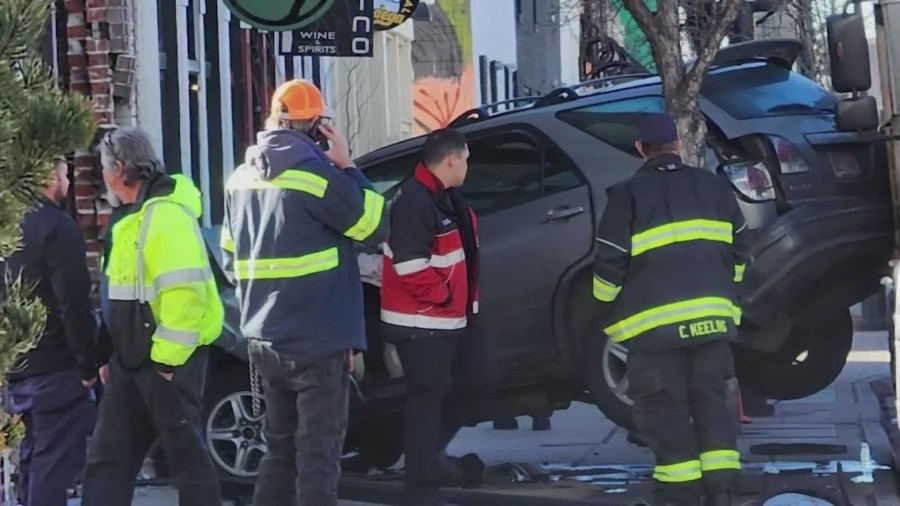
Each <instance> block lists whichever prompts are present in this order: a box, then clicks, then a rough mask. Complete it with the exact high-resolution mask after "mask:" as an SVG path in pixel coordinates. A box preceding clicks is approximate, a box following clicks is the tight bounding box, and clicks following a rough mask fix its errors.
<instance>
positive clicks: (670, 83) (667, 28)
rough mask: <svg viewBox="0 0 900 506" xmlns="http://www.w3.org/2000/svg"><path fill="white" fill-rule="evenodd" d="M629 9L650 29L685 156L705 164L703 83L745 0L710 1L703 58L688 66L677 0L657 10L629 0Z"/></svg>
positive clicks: (701, 39)
mask: <svg viewBox="0 0 900 506" xmlns="http://www.w3.org/2000/svg"><path fill="white" fill-rule="evenodd" d="M623 4H624V6H625V8H626V9H628V12H630V13H631V15H632V16H633V17H634V19H635V21H636V22H637V23H638V26H640V27H641V29H642V30H643V31H644V33H645V34H647V39H648V41H649V42H650V47H651V48H652V50H653V59H654V61H655V62H656V68H657V72H658V73H659V76H660V79H661V80H662V87H663V97H664V98H665V101H666V107H667V108H668V109H669V112H670V113H671V114H672V116H673V117H674V118H675V123H676V124H677V126H678V134H679V136H680V138H681V144H682V157H683V158H684V161H685V162H686V163H688V164H692V165H702V164H703V155H704V154H705V152H706V123H705V122H704V121H703V118H702V116H701V115H700V108H699V101H698V100H699V99H698V96H699V94H700V85H701V84H702V83H703V77H704V76H705V75H706V71H707V70H708V69H709V66H710V64H711V63H712V60H713V57H715V55H716V52H717V51H718V50H719V46H720V45H721V44H722V39H723V38H724V37H725V34H726V33H727V32H728V30H729V28H730V27H731V25H732V23H733V22H734V19H735V17H736V16H737V13H738V10H739V9H740V6H741V0H723V1H722V2H716V3H712V4H711V5H710V6H709V20H708V23H704V31H703V32H702V33H698V34H697V41H698V42H697V59H696V60H695V61H694V62H693V64H692V65H691V66H690V67H689V68H685V65H684V63H683V61H684V60H683V59H682V54H681V33H680V29H681V26H680V22H679V18H678V9H679V3H678V1H677V0H659V2H658V3H657V10H656V12H651V11H650V10H649V9H648V8H647V5H646V4H645V3H644V0H623Z"/></svg>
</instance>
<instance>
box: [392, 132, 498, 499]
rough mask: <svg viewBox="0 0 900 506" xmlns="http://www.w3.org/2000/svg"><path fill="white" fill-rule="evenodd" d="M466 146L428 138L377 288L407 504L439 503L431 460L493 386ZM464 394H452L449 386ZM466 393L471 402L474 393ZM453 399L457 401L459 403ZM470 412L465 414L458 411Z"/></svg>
mask: <svg viewBox="0 0 900 506" xmlns="http://www.w3.org/2000/svg"><path fill="white" fill-rule="evenodd" d="M468 157H469V149H468V147H467V146H466V139H465V137H463V136H462V135H461V134H459V133H458V132H456V131H454V130H450V129H442V130H436V131H434V132H432V133H431V134H429V136H428V138H427V139H426V141H425V145H424V147H423V152H422V162H421V163H420V164H419V165H418V166H417V167H416V168H415V173H414V175H413V177H411V178H409V179H408V180H406V181H405V182H404V183H403V184H402V185H401V186H400V189H399V191H398V192H397V195H396V197H395V200H394V202H393V204H392V205H391V211H390V215H391V222H390V235H389V239H388V241H387V243H386V244H385V254H384V273H383V280H382V288H381V321H382V322H383V323H384V328H383V332H382V335H383V336H385V339H386V340H387V341H390V342H394V343H396V345H397V351H398V353H399V355H400V361H401V363H402V365H403V370H404V373H405V377H406V382H407V388H408V391H407V398H406V420H405V425H404V427H405V435H404V450H405V453H406V475H405V476H406V477H405V482H406V504H408V505H410V506H420V505H422V506H425V505H427V506H432V505H439V504H441V502H440V499H439V495H438V486H439V485H440V472H439V462H440V456H441V455H442V453H443V450H444V449H445V448H446V446H447V445H448V444H449V443H450V441H451V440H452V439H453V436H454V435H455V434H456V432H458V431H459V429H460V428H461V427H462V425H463V424H464V423H466V422H469V421H470V420H469V419H468V416H469V415H470V414H472V412H471V407H473V406H476V405H478V404H479V403H478V402H477V401H478V400H479V399H483V398H484V394H485V393H486V392H487V391H489V390H491V389H492V388H493V386H494V384H495V369H496V367H495V364H494V362H493V360H492V357H493V354H492V353H491V351H490V349H489V347H488V346H487V345H488V342H487V341H486V339H485V337H486V336H485V337H482V336H479V335H478V332H477V331H476V329H475V317H476V315H477V313H478V239H477V225H476V218H475V213H474V212H473V211H472V209H471V208H470V207H469V206H467V205H466V204H465V202H463V199H462V196H461V195H460V194H459V190H458V189H457V188H458V187H459V186H462V184H463V181H464V180H465V177H466V171H467V169H468V165H467V162H466V160H467V158H468ZM451 385H453V386H455V387H459V388H461V389H462V390H464V391H465V393H464V394H463V395H459V394H461V393H462V392H456V394H457V395H452V396H450V397H451V398H450V399H448V401H449V402H448V403H447V405H446V406H444V401H445V397H447V394H448V392H449V390H450V386H451ZM473 394H474V395H473ZM457 399H458V402H457ZM464 407H465V408H469V409H465V408H464Z"/></svg>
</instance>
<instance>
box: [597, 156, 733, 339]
mask: <svg viewBox="0 0 900 506" xmlns="http://www.w3.org/2000/svg"><path fill="white" fill-rule="evenodd" d="M607 193H608V197H609V200H608V203H607V205H606V209H605V211H604V213H603V217H602V219H601V220H600V225H599V226H598V232H597V243H598V244H597V256H596V262H595V267H594V279H593V293H594V297H595V298H596V299H597V300H599V301H601V302H607V303H612V307H611V308H610V311H609V315H608V318H607V320H606V326H605V328H604V332H605V333H606V334H607V335H608V336H609V339H610V340H611V341H612V342H615V343H625V344H627V346H628V347H629V348H630V349H636V350H651V351H664V350H667V349H675V348H679V347H683V346H691V345H695V344H699V343H703V342H706V341H710V340H716V339H730V338H733V337H734V336H735V334H736V327H737V325H739V324H740V318H741V310H740V307H739V304H740V301H739V295H738V290H737V288H738V283H739V282H740V281H741V279H742V278H743V274H744V268H745V265H746V262H747V260H748V251H747V232H748V230H747V224H746V222H745V221H744V217H743V215H742V214H741V211H740V209H739V208H738V206H737V202H736V201H735V198H734V194H733V193H732V191H731V189H730V188H729V187H728V185H727V182H725V181H724V180H722V179H721V178H720V177H719V176H716V175H715V174H713V173H711V172H708V171H705V170H702V169H698V168H695V167H690V166H687V165H684V164H683V163H682V161H681V159H680V157H678V156H677V155H663V156H660V157H657V158H653V159H651V160H649V161H648V162H647V163H645V164H644V165H643V166H642V167H641V168H640V169H639V170H638V171H637V173H636V174H635V175H634V177H632V178H631V179H629V180H628V181H625V182H622V183H620V184H617V185H614V186H612V187H611V188H610V189H609V190H608V192H607Z"/></svg>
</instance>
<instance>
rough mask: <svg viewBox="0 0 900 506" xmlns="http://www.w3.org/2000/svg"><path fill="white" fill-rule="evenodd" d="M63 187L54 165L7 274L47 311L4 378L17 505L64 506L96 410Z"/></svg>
mask: <svg viewBox="0 0 900 506" xmlns="http://www.w3.org/2000/svg"><path fill="white" fill-rule="evenodd" d="M68 189H69V178H68V167H67V165H66V163H65V161H64V160H59V161H57V162H56V164H55V167H54V172H53V177H52V179H51V182H50V183H49V185H48V186H47V188H46V189H45V190H44V191H43V194H42V195H41V196H40V199H39V202H38V204H37V207H36V208H35V209H34V210H32V211H31V212H29V213H28V214H26V215H25V218H24V221H23V223H22V233H23V235H22V248H21V249H19V250H18V251H16V252H15V253H14V254H13V255H11V256H10V258H9V260H8V267H9V271H10V274H11V275H12V276H14V277H15V276H17V275H19V274H21V275H22V278H23V280H24V281H26V282H27V283H29V284H33V285H34V286H35V289H34V295H36V296H37V297H38V298H39V299H40V301H41V302H42V303H43V304H44V306H45V308H46V309H47V322H46V326H45V328H44V332H43V334H42V336H41V337H40V340H39V341H38V342H37V345H36V346H35V347H34V348H32V349H31V350H30V351H28V353H26V354H25V355H24V356H23V357H22V358H21V359H20V360H19V361H18V362H17V364H16V365H15V366H14V368H13V372H12V373H11V374H10V375H9V378H8V380H9V384H8V391H7V404H8V406H7V408H8V409H9V412H11V413H14V414H19V415H22V419H23V421H24V423H25V439H24V440H23V441H22V444H21V446H20V447H19V462H20V471H21V472H20V476H21V483H20V490H21V496H22V497H21V498H22V504H23V506H62V505H64V504H66V500H67V490H68V489H69V488H71V487H72V486H73V485H74V484H75V483H76V482H77V481H78V478H79V476H80V474H81V471H82V468H83V467H84V460H85V451H86V446H87V437H88V433H89V432H90V429H91V427H93V425H94V419H95V409H94V404H93V402H92V401H91V399H90V389H91V387H92V386H93V385H94V383H95V382H96V380H97V350H96V319H95V317H94V314H93V308H92V305H91V299H90V291H91V280H90V275H89V274H88V268H87V259H86V257H85V245H84V239H83V238H82V236H81V232H80V230H79V229H78V225H77V224H76V223H75V220H74V219H72V217H71V216H69V215H68V214H66V212H65V211H64V210H63V209H62V208H61V207H60V206H61V205H62V203H63V202H64V199H65V196H66V195H67V193H68Z"/></svg>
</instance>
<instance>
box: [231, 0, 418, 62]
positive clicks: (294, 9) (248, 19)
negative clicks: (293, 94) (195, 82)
mask: <svg viewBox="0 0 900 506" xmlns="http://www.w3.org/2000/svg"><path fill="white" fill-rule="evenodd" d="M373 1H374V0H224V2H225V6H226V7H228V8H229V9H230V10H231V12H233V13H234V15H236V16H237V17H238V18H239V19H240V20H241V21H243V22H245V23H247V24H248V25H250V26H252V27H253V28H256V29H258V30H265V31H271V32H281V36H280V53H281V54H282V55H293V56H357V57H371V56H372V34H373V32H374V26H373V23H372V16H373V12H374V3H373ZM401 1H402V0H401Z"/></svg>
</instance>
